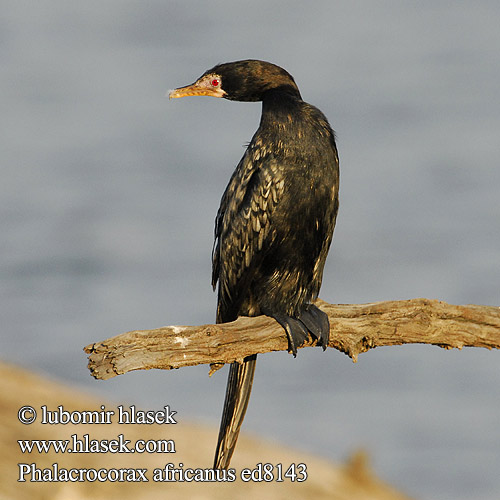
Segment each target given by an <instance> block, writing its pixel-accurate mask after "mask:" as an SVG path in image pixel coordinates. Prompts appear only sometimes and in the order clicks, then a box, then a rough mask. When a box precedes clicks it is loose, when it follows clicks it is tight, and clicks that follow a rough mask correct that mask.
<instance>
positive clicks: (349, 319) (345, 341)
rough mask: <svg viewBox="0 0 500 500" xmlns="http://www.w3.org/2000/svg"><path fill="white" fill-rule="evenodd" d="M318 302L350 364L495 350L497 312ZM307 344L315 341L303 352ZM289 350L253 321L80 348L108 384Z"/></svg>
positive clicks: (269, 325) (143, 334)
mask: <svg viewBox="0 0 500 500" xmlns="http://www.w3.org/2000/svg"><path fill="white" fill-rule="evenodd" d="M316 305H318V306H319V307H320V308H321V309H322V310H323V311H325V312H326V313H327V314H328V317H329V318H330V327H331V331H330V343H329V346H330V347H333V348H335V349H338V350H339V351H342V352H344V353H346V354H347V355H348V356H350V357H351V358H352V359H353V361H356V360H357V357H358V354H360V353H362V352H366V351H368V350H369V349H372V348H374V347H378V346H389V345H401V344H416V343H418V344H432V345H437V346H439V347H443V348H445V349H452V348H454V347H456V348H458V349H461V348H462V347H486V348H488V349H492V348H495V349H499V348H500V308H499V307H490V306H476V305H466V306H455V305H451V304H447V303H446V302H441V301H438V300H428V299H412V300H401V301H389V302H374V303H372V304H340V305H332V304H328V303H326V302H323V301H321V300H318V301H317V303H316ZM310 345H314V343H312V342H309V343H307V344H306V345H304V347H307V346H310ZM287 347H288V342H287V338H286V335H285V332H284V330H283V328H282V327H281V326H280V325H279V324H278V323H277V322H276V321H274V319H272V318H268V317H266V316H258V317H255V318H247V317H241V318H238V319H237V320H236V321H233V322H231V323H224V324H218V325H202V326H165V327H162V328H157V329H154V330H137V331H133V332H128V333H123V334H121V335H118V336H116V337H112V338H110V339H107V340H103V341H102V342H96V343H94V344H90V345H88V346H87V347H85V348H84V350H85V352H86V353H87V354H89V364H88V366H89V369H90V371H91V373H92V375H93V376H94V377H95V378H97V379H103V380H105V379H108V378H111V377H114V376H116V375H120V374H123V373H126V372H129V371H131V370H148V369H151V368H160V369H163V370H170V369H172V368H180V367H182V366H192V365H198V364H204V363H209V364H211V365H212V367H215V369H217V368H218V367H220V366H222V364H224V363H232V362H234V361H241V360H242V359H243V358H244V357H245V356H248V355H250V354H254V353H263V352H270V351H283V350H286V349H287ZM213 369H214V368H213Z"/></svg>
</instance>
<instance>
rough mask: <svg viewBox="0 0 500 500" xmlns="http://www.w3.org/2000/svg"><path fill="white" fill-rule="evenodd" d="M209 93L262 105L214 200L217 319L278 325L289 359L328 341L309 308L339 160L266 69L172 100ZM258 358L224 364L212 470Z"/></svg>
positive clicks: (230, 75) (247, 67)
mask: <svg viewBox="0 0 500 500" xmlns="http://www.w3.org/2000/svg"><path fill="white" fill-rule="evenodd" d="M196 95H208V96H214V97H223V98H225V99H229V100H232V101H262V116H261V120H260V125H259V128H258V130H257V132H256V133H255V135H254V136H253V138H252V140H251V142H250V144H249V145H248V148H247V149H246V151H245V154H244V155H243V158H242V159H241V161H240V162H239V164H238V166H237V167H236V170H235V171H234V173H233V175H232V177H231V180H230V181H229V184H228V186H227V188H226V190H225V192H224V195H223V196H222V200H221V204H220V208H219V211H218V213H217V217H216V221H215V242H214V249H213V268H212V285H213V287H214V289H215V287H216V285H217V282H218V283H219V286H218V303H217V322H218V323H224V322H228V321H233V320H235V319H236V318H237V317H238V316H257V315H260V314H265V315H268V316H271V317H273V318H275V319H276V320H277V321H278V322H279V323H280V324H281V325H282V326H283V327H284V329H285V331H286V334H287V336H288V340H289V348H290V350H291V351H292V352H293V354H294V355H296V353H297V347H299V346H300V345H301V344H303V342H304V341H305V339H306V338H307V337H308V335H309V334H311V335H312V337H314V338H316V339H317V344H318V345H321V346H323V349H325V348H326V346H327V345H328V340H329V334H330V326H329V322H328V317H327V315H326V314H325V313H324V312H322V311H320V310H319V309H318V308H317V307H316V306H315V305H313V304H312V302H313V301H314V299H316V297H317V296H318V293H319V289H320V286H321V280H322V277H323V267H324V265H325V260H326V256H327V253H328V249H329V247H330V243H331V241H332V236H333V229H334V227H335V220H336V216H337V210H338V188H339V161H338V155H337V148H336V145H335V138H334V133H333V130H332V129H331V127H330V125H329V124H328V120H327V119H326V117H325V116H324V115H323V113H322V112H321V111H320V110H319V109H317V108H315V107H314V106H311V105H310V104H307V103H306V102H304V101H303V100H302V98H301V95H300V92H299V89H298V87H297V85H296V84H295V81H294V79H293V77H292V76H291V75H290V74H289V73H288V72H287V71H285V70H284V69H283V68H280V67H279V66H276V65H274V64H271V63H268V62H264V61H257V60H245V61H236V62H231V63H226V64H219V65H217V66H215V67H214V68H212V69H209V70H208V71H206V72H205V73H204V74H203V75H202V76H201V77H200V78H198V80H196V82H195V83H193V84H192V85H188V86H186V87H181V88H178V89H175V90H173V91H171V92H170V98H174V97H184V96H196ZM255 362H256V355H252V356H248V357H247V358H245V360H244V362H243V363H242V364H239V363H232V364H231V367H230V371H229V378H228V383H227V389H226V398H225V402H224V410H223V415H222V421H221V427H220V431H219V438H218V443H217V449H216V453H215V460H214V468H215V469H226V468H228V466H229V462H230V460H231V456H232V454H233V451H234V447H235V446H236V440H237V439H238V434H239V431H240V427H241V424H242V422H243V418H244V416H245V411H246V408H247V405H248V399H249V397H250V391H251V388H252V381H253V376H254V371H255Z"/></svg>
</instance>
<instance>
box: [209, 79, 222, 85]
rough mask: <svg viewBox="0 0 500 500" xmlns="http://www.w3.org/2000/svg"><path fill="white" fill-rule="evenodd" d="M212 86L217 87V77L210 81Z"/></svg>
mask: <svg viewBox="0 0 500 500" xmlns="http://www.w3.org/2000/svg"><path fill="white" fill-rule="evenodd" d="M210 83H211V84H212V87H218V86H219V85H220V80H219V79H218V78H214V79H213V80H212V81H211V82H210Z"/></svg>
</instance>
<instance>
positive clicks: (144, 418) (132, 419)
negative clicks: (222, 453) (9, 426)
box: [17, 405, 307, 483]
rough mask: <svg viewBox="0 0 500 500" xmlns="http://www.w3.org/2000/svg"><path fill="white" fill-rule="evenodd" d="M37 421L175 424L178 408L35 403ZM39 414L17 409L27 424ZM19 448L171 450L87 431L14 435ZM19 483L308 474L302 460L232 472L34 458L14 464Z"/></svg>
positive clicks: (171, 444)
mask: <svg viewBox="0 0 500 500" xmlns="http://www.w3.org/2000/svg"><path fill="white" fill-rule="evenodd" d="M40 410H41V412H40V418H39V421H40V423H41V424H42V425H77V424H80V425H81V424H88V425H96V424H111V423H113V422H116V423H118V424H124V425H126V424H146V425H152V424H159V425H163V424H177V421H176V420H175V418H174V416H175V414H176V413H177V412H175V411H173V410H171V409H170V407H169V406H164V407H163V409H161V410H148V411H144V410H140V409H137V408H136V407H135V406H130V407H123V406H121V405H120V406H118V407H117V409H116V411H115V410H107V409H106V407H105V406H104V405H102V406H101V409H100V410H88V411H87V410H85V411H67V410H65V409H64V407H63V406H58V407H57V408H56V409H54V410H51V409H49V408H47V407H46V406H42V407H40ZM37 418H38V412H37V411H36V409H35V408H34V407H32V406H28V405H27V406H23V407H21V408H20V409H19V411H18V419H19V421H20V422H21V423H23V424H26V425H29V424H32V423H33V422H35V421H36V420H37ZM18 445H19V449H20V450H21V452H22V453H24V454H31V453H38V454H47V453H50V452H55V453H57V454H61V459H63V456H64V454H65V453H112V454H114V453H127V454H135V453H139V454H142V453H162V454H163V453H176V446H175V441H174V440H173V439H156V440H155V439H149V440H144V439H138V440H136V441H134V442H131V441H130V440H128V439H126V438H125V436H124V434H119V435H118V436H116V438H113V439H92V438H91V437H90V435H89V434H83V435H81V436H79V435H78V434H72V435H71V436H70V439H31V440H26V439H19V440H18ZM17 465H18V469H19V476H18V479H17V481H18V482H21V483H23V482H95V481H97V482H106V481H109V482H149V481H150V480H152V481H154V482H192V481H195V482H200V481H207V482H216V481H222V482H233V481H236V479H237V477H239V478H240V479H241V480H242V481H244V482H248V481H255V482H262V481H264V482H270V481H276V482H283V481H291V482H303V481H305V480H306V479H307V466H306V465H305V464H303V463H299V464H293V463H292V464H290V465H289V466H285V465H283V464H275V465H273V464H270V463H258V464H256V466H255V467H254V468H245V469H242V470H241V471H240V473H239V474H237V472H236V470H235V469H228V470H214V469H208V468H207V469H202V468H195V469H193V468H189V467H184V464H183V463H179V464H178V466H175V465H174V464H173V463H170V462H169V463H166V464H165V465H164V467H161V468H155V469H153V471H152V472H151V473H150V474H148V472H149V471H148V469H146V468H109V469H108V468H100V469H95V468H69V469H68V468H65V467H63V466H62V465H60V464H59V463H53V464H52V465H51V466H50V467H44V468H42V467H38V466H37V464H36V463H19V464H17Z"/></svg>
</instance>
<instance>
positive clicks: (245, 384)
mask: <svg viewBox="0 0 500 500" xmlns="http://www.w3.org/2000/svg"><path fill="white" fill-rule="evenodd" d="M256 362H257V355H256V354H253V355H252V356H247V357H246V358H245V359H244V360H243V363H232V364H231V366H230V368H229V376H228V379H227V388H226V398H225V400H224V409H223V411H222V420H221V423H220V430H219V438H218V440H217V448H216V450H215V458H214V469H227V468H228V467H229V463H230V461H231V456H232V455H233V451H234V448H235V446H236V441H237V440H238V435H239V433H240V428H241V424H242V423H243V419H244V418H245V413H246V411H247V406H248V401H249V399H250V393H251V391H252V383H253V376H254V373H255V363H256Z"/></svg>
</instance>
